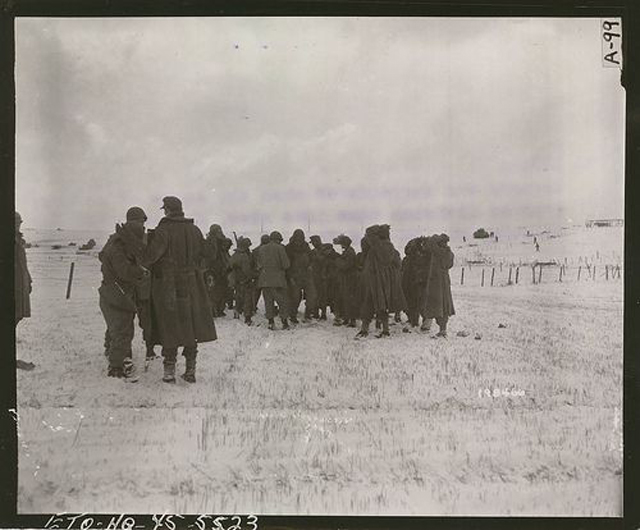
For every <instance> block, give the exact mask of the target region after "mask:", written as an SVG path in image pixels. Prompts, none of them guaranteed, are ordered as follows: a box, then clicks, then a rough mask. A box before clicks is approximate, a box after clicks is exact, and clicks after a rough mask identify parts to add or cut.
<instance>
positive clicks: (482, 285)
mask: <svg viewBox="0 0 640 530" xmlns="http://www.w3.org/2000/svg"><path fill="white" fill-rule="evenodd" d="M480 287H484V267H483V268H482V283H481V284H480Z"/></svg>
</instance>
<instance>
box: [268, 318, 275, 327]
mask: <svg viewBox="0 0 640 530" xmlns="http://www.w3.org/2000/svg"><path fill="white" fill-rule="evenodd" d="M267 327H268V328H269V329H276V323H275V322H274V320H273V318H270V319H269V325H268V326H267Z"/></svg>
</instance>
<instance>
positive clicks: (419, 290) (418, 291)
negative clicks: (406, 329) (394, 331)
mask: <svg viewBox="0 0 640 530" xmlns="http://www.w3.org/2000/svg"><path fill="white" fill-rule="evenodd" d="M426 301H427V289H426V285H425V284H417V285H413V286H412V288H411V293H409V295H408V296H407V306H408V307H407V315H408V316H409V323H410V324H411V325H412V326H417V325H418V321H419V319H420V317H422V320H423V322H424V321H427V320H428V319H427V314H426V312H425V308H426Z"/></svg>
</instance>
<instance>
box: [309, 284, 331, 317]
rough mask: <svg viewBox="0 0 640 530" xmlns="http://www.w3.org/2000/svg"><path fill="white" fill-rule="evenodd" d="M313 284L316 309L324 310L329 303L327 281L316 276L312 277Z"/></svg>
mask: <svg viewBox="0 0 640 530" xmlns="http://www.w3.org/2000/svg"><path fill="white" fill-rule="evenodd" d="M313 285H314V287H315V288H316V311H315V313H317V310H318V309H321V310H323V311H324V310H326V309H327V306H328V305H329V303H328V300H327V281H326V280H323V279H320V278H318V277H316V278H314V279H313Z"/></svg>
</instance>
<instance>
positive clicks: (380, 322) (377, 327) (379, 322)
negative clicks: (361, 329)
mask: <svg viewBox="0 0 640 530" xmlns="http://www.w3.org/2000/svg"><path fill="white" fill-rule="evenodd" d="M381 327H382V321H381V320H380V319H379V318H378V317H376V329H380V328H381Z"/></svg>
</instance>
